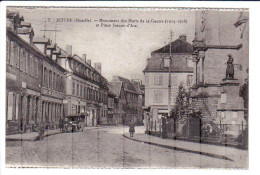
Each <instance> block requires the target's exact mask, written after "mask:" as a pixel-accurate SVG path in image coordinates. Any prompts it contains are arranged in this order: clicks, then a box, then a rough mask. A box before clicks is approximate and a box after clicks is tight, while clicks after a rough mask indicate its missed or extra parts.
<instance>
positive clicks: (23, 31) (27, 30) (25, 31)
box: [16, 28, 34, 34]
mask: <svg viewBox="0 0 260 175" xmlns="http://www.w3.org/2000/svg"><path fill="white" fill-rule="evenodd" d="M16 31H17V34H28V33H34V32H33V29H32V28H17V29H16Z"/></svg>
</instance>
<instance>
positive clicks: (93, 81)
mask: <svg viewBox="0 0 260 175" xmlns="http://www.w3.org/2000/svg"><path fill="white" fill-rule="evenodd" d="M60 50H61V55H60V56H59V57H58V58H57V59H58V61H57V62H58V64H60V65H61V66H62V67H63V68H64V69H66V111H65V114H66V115H71V114H83V115H85V125H86V126H96V125H99V124H101V117H103V118H106V116H107V96H108V87H107V80H106V79H105V78H104V77H103V76H102V75H101V74H100V73H99V72H98V71H97V70H96V69H94V68H93V67H92V66H91V61H90V60H86V55H85V54H83V56H82V57H80V56H78V55H75V54H74V55H72V46H67V48H66V51H65V50H63V49H61V48H60ZM101 115H102V116H101Z"/></svg>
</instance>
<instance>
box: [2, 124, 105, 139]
mask: <svg viewBox="0 0 260 175" xmlns="http://www.w3.org/2000/svg"><path fill="white" fill-rule="evenodd" d="M98 128H101V127H85V128H84V131H85V130H89V129H98ZM62 133H63V132H62V131H60V130H59V129H53V130H45V132H44V136H43V137H47V136H51V135H55V134H62ZM37 137H38V132H28V133H23V134H13V135H6V137H5V138H6V141H35V140H36V139H37Z"/></svg>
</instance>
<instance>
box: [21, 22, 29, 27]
mask: <svg viewBox="0 0 260 175" xmlns="http://www.w3.org/2000/svg"><path fill="white" fill-rule="evenodd" d="M21 27H31V23H29V22H24V21H21Z"/></svg>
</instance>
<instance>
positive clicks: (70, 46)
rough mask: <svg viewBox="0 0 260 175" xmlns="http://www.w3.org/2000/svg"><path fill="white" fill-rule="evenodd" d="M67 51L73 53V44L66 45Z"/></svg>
mask: <svg viewBox="0 0 260 175" xmlns="http://www.w3.org/2000/svg"><path fill="white" fill-rule="evenodd" d="M66 52H67V53H68V54H69V55H72V45H66Z"/></svg>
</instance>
